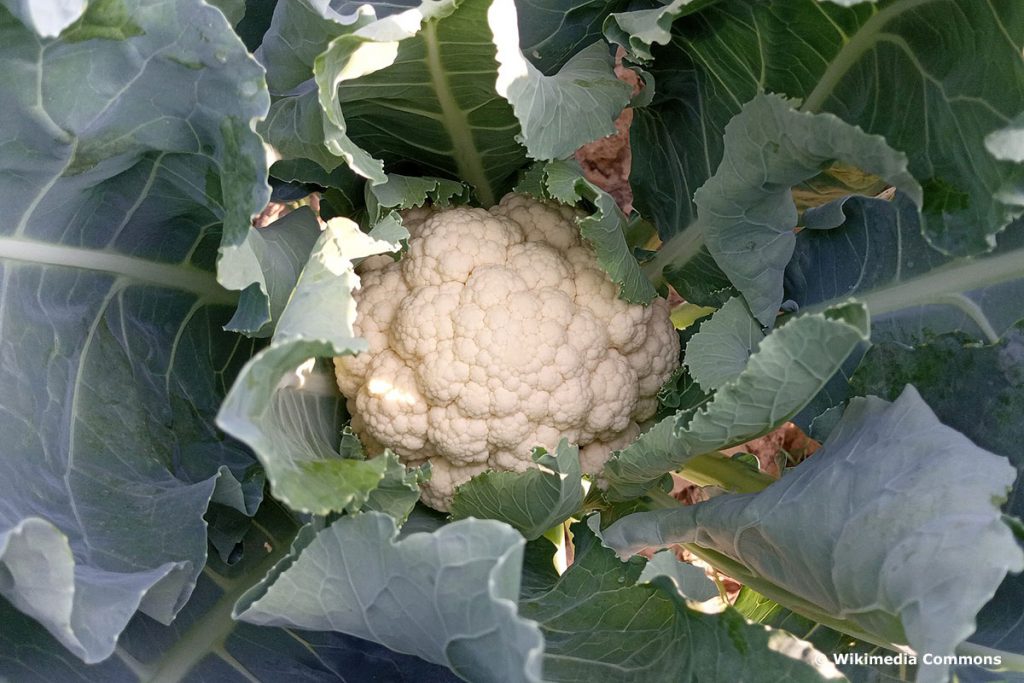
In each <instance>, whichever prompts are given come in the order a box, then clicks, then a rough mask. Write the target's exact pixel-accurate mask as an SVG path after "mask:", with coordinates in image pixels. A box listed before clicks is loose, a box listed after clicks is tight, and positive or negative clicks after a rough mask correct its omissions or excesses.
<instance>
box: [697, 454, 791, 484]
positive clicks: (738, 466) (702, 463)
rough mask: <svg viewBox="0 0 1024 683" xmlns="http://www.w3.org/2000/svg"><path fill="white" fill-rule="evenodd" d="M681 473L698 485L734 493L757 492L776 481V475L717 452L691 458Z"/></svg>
mask: <svg viewBox="0 0 1024 683" xmlns="http://www.w3.org/2000/svg"><path fill="white" fill-rule="evenodd" d="M679 475H680V476H681V477H683V478H684V479H686V480H687V481H692V482H693V483H694V484H697V485H698V486H718V487H720V488H723V489H725V490H727V491H732V492H734V493H757V492H758V491H761V490H763V489H765V488H766V487H767V486H769V485H770V484H772V483H773V482H775V478H774V477H772V476H769V475H767V474H765V473H764V472H758V471H757V470H754V469H753V468H751V467H749V466H747V465H744V464H743V463H741V462H737V461H735V460H732V459H730V458H729V457H727V456H725V455H722V454H721V453H717V452H716V453H704V454H702V455H697V456H694V457H692V458H690V459H689V460H687V461H686V464H685V465H683V466H682V468H681V469H680V470H679Z"/></svg>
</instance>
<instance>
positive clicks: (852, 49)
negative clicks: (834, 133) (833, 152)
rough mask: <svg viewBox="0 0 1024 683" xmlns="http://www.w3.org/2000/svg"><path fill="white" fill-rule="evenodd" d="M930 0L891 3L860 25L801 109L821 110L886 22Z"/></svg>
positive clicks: (876, 37)
mask: <svg viewBox="0 0 1024 683" xmlns="http://www.w3.org/2000/svg"><path fill="white" fill-rule="evenodd" d="M928 2H931V0H903V2H897V3H894V4H892V5H889V6H888V7H886V8H885V9H883V10H881V11H879V12H877V13H876V14H875V15H873V16H872V17H871V18H870V19H868V20H867V21H866V22H864V25H863V26H861V27H860V29H859V30H858V31H857V32H856V33H855V34H854V35H853V37H852V38H850V39H849V40H846V41H845V44H844V45H843V48H842V49H841V50H840V51H839V52H838V53H837V54H836V56H835V57H834V58H833V59H832V61H831V62H830V63H829V65H828V68H827V69H825V73H823V74H822V75H821V78H820V79H819V80H818V84H817V85H816V86H815V87H814V90H812V91H811V93H810V94H809V95H808V96H807V99H806V100H804V104H803V106H802V107H800V110H801V111H807V112H817V111H819V110H820V109H821V108H822V106H824V104H825V100H827V99H828V98H829V96H830V95H831V94H832V91H833V90H835V87H836V86H837V85H838V84H839V81H841V80H842V79H843V77H844V76H846V74H847V73H848V72H849V71H850V69H851V68H853V66H854V65H855V64H856V63H857V62H858V61H860V58H861V57H863V56H864V53H865V52H867V51H868V50H870V49H872V48H873V47H874V46H875V44H876V43H878V41H879V38H880V36H881V34H882V29H883V28H884V27H885V25H886V24H888V23H889V22H890V21H892V20H893V19H895V18H896V17H898V16H899V15H901V14H903V13H904V12H907V11H909V10H912V9H914V8H915V7H917V6H919V5H923V4H925V3H928Z"/></svg>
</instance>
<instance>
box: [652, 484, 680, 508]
mask: <svg viewBox="0 0 1024 683" xmlns="http://www.w3.org/2000/svg"><path fill="white" fill-rule="evenodd" d="M644 495H645V496H647V499H648V500H649V501H650V503H649V505H648V507H649V508H650V509H651V510H671V509H673V508H677V507H679V506H681V505H682V503H681V502H679V501H678V500H676V499H675V498H673V497H672V494H670V493H666V492H665V491H662V490H661V489H660V488H658V487H657V486H655V487H654V488H652V489H651V490H650V491H648V492H647V493H645V494H644Z"/></svg>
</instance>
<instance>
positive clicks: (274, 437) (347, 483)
mask: <svg viewBox="0 0 1024 683" xmlns="http://www.w3.org/2000/svg"><path fill="white" fill-rule="evenodd" d="M398 246H399V245H398V244H397V242H387V241H383V240H378V239H376V238H375V237H374V236H373V235H368V234H366V233H363V232H361V231H360V230H359V228H358V227H357V226H356V225H355V224H354V223H352V222H351V221H349V220H347V219H343V218H337V219H333V220H332V221H331V222H329V223H328V225H327V228H326V229H325V231H324V233H323V234H322V235H321V236H320V239H319V240H318V241H317V244H316V246H315V247H314V249H313V253H312V254H311V256H310V258H309V262H308V263H307V264H306V267H305V268H304V269H303V271H302V275H301V276H300V277H299V281H298V284H297V285H296V287H295V291H294V292H292V295H291V298H290V300H289V301H288V305H287V307H286V308H285V310H284V313H283V315H282V316H281V320H280V322H279V323H278V326H277V330H276V331H275V333H274V338H273V340H272V341H271V344H270V346H269V347H268V348H266V349H264V350H263V351H261V352H260V353H258V354H257V355H256V356H255V357H254V358H253V359H252V360H251V361H249V363H248V364H246V366H245V368H244V369H243V370H242V373H241V374H240V376H239V377H238V379H237V380H236V381H235V384H234V385H233V386H232V388H231V391H230V393H229V394H228V396H227V398H225V399H224V403H223V405H222V406H221V409H220V413H219V414H218V417H217V423H218V425H220V427H221V428H222V429H223V430H224V431H226V432H228V433H229V434H232V435H233V436H235V437H236V438H238V439H240V440H241V441H244V442H245V443H246V444H248V445H249V446H250V447H251V448H252V449H253V450H254V451H255V452H256V455H257V456H258V457H259V458H260V462H262V463H263V466H264V468H265V469H266V471H267V478H268V479H269V480H270V484H271V490H272V491H273V493H274V496H275V497H276V498H277V499H278V500H281V501H283V502H285V503H286V504H288V505H290V506H291V507H292V508H293V509H296V510H300V511H304V512H313V513H316V514H326V513H328V512H331V511H340V510H344V509H346V508H349V507H352V506H353V505H355V506H358V505H361V504H362V503H363V502H365V501H366V498H367V495H368V494H369V492H370V491H372V490H373V489H374V488H375V487H376V486H377V485H378V484H379V482H380V481H381V479H382V478H383V477H384V476H385V471H386V470H387V468H388V464H387V460H386V459H385V458H373V459H370V460H362V459H358V458H345V457H342V456H341V454H340V453H339V452H338V448H339V445H340V439H341V427H342V425H341V415H340V414H339V411H340V407H341V395H340V393H339V392H338V390H337V388H336V386H335V384H334V378H333V373H332V372H331V370H330V369H329V368H327V369H325V368H322V367H318V366H317V364H316V363H315V362H314V361H313V359H314V358H315V357H318V356H328V357H333V356H337V355H342V354H346V353H354V352H358V351H361V350H364V349H365V348H366V341H365V340H363V339H360V338H358V337H356V336H355V335H354V332H353V329H352V324H353V322H354V321H355V315H356V310H355V309H356V306H355V301H354V299H353V298H352V288H353V287H355V286H357V285H358V276H357V275H356V274H355V271H354V269H353V266H352V259H358V258H361V257H364V256H369V255H371V254H379V253H382V252H387V251H394V250H396V249H397V248H398ZM324 310H330V311H331V314H330V315H324V314H323V311H324Z"/></svg>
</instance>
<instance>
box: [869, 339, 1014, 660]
mask: <svg viewBox="0 0 1024 683" xmlns="http://www.w3.org/2000/svg"><path fill="white" fill-rule="evenodd" d="M1022 354H1024V323H1018V324H1017V325H1016V326H1014V327H1013V328H1011V329H1010V330H1009V331H1008V332H1007V333H1006V334H1005V335H1003V337H1002V338H1001V339H999V340H998V341H996V342H994V343H992V344H983V343H979V342H977V341H974V340H972V339H970V338H969V337H967V336H966V335H964V334H962V333H950V334H945V335H940V336H937V337H934V338H932V339H928V340H926V341H923V342H922V343H919V344H917V345H915V346H910V347H908V346H906V345H904V344H896V343H886V344H879V345H877V346H874V347H872V348H871V349H870V350H869V351H868V353H867V355H866V356H865V357H864V359H863V361H861V364H860V366H859V367H858V369H857V372H856V373H855V374H854V376H853V378H852V380H851V390H852V392H853V393H854V394H856V395H864V394H876V395H879V396H882V397H883V398H892V397H895V395H896V394H898V392H899V391H901V390H902V387H903V386H905V385H906V384H913V385H914V386H915V387H916V388H917V390H918V391H919V392H921V396H922V398H924V400H925V401H926V402H927V403H928V405H929V407H931V409H932V410H934V411H935V413H936V415H937V416H938V417H939V419H940V420H942V422H943V423H944V424H947V425H949V426H950V427H953V428H955V429H957V430H959V431H960V432H961V433H963V434H964V435H966V436H967V437H969V438H970V439H971V440H972V441H973V442H974V443H976V444H978V445H979V446H981V447H982V448H986V449H988V450H990V451H992V452H994V453H999V454H1000V455H1004V456H1006V457H1007V458H1009V461H1010V463H1011V464H1012V465H1013V466H1014V467H1015V468H1016V469H1017V481H1016V483H1015V485H1014V487H1013V490H1012V491H1011V492H1010V495H1009V498H1008V500H1007V501H1006V504H1005V506H1004V509H1005V510H1006V512H1007V513H1009V514H1011V515H1014V516H1016V517H1018V518H1024V454H1022V452H1021V449H1020V443H1021V442H1022V441H1024V421H1022V420H1021V419H1020V416H1021V415H1022V414H1024V356H1022ZM951 368H955V371H953V372H951V371H950V369H951ZM1022 588H1024V575H1018V576H1016V577H1008V578H1007V579H1006V581H1004V583H1003V586H1002V587H1001V588H1000V590H999V592H997V593H996V596H995V597H994V598H993V599H992V600H991V601H990V602H989V604H988V605H986V606H985V609H983V610H982V611H981V613H980V614H979V615H978V631H977V632H976V633H975V634H974V635H973V636H972V637H971V641H972V642H977V643H980V644H982V645H985V646H988V647H993V648H997V649H1000V650H1010V651H1012V652H1016V653H1018V654H1019V655H1024V623H1022V621H1021V614H1024V590H1022Z"/></svg>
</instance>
